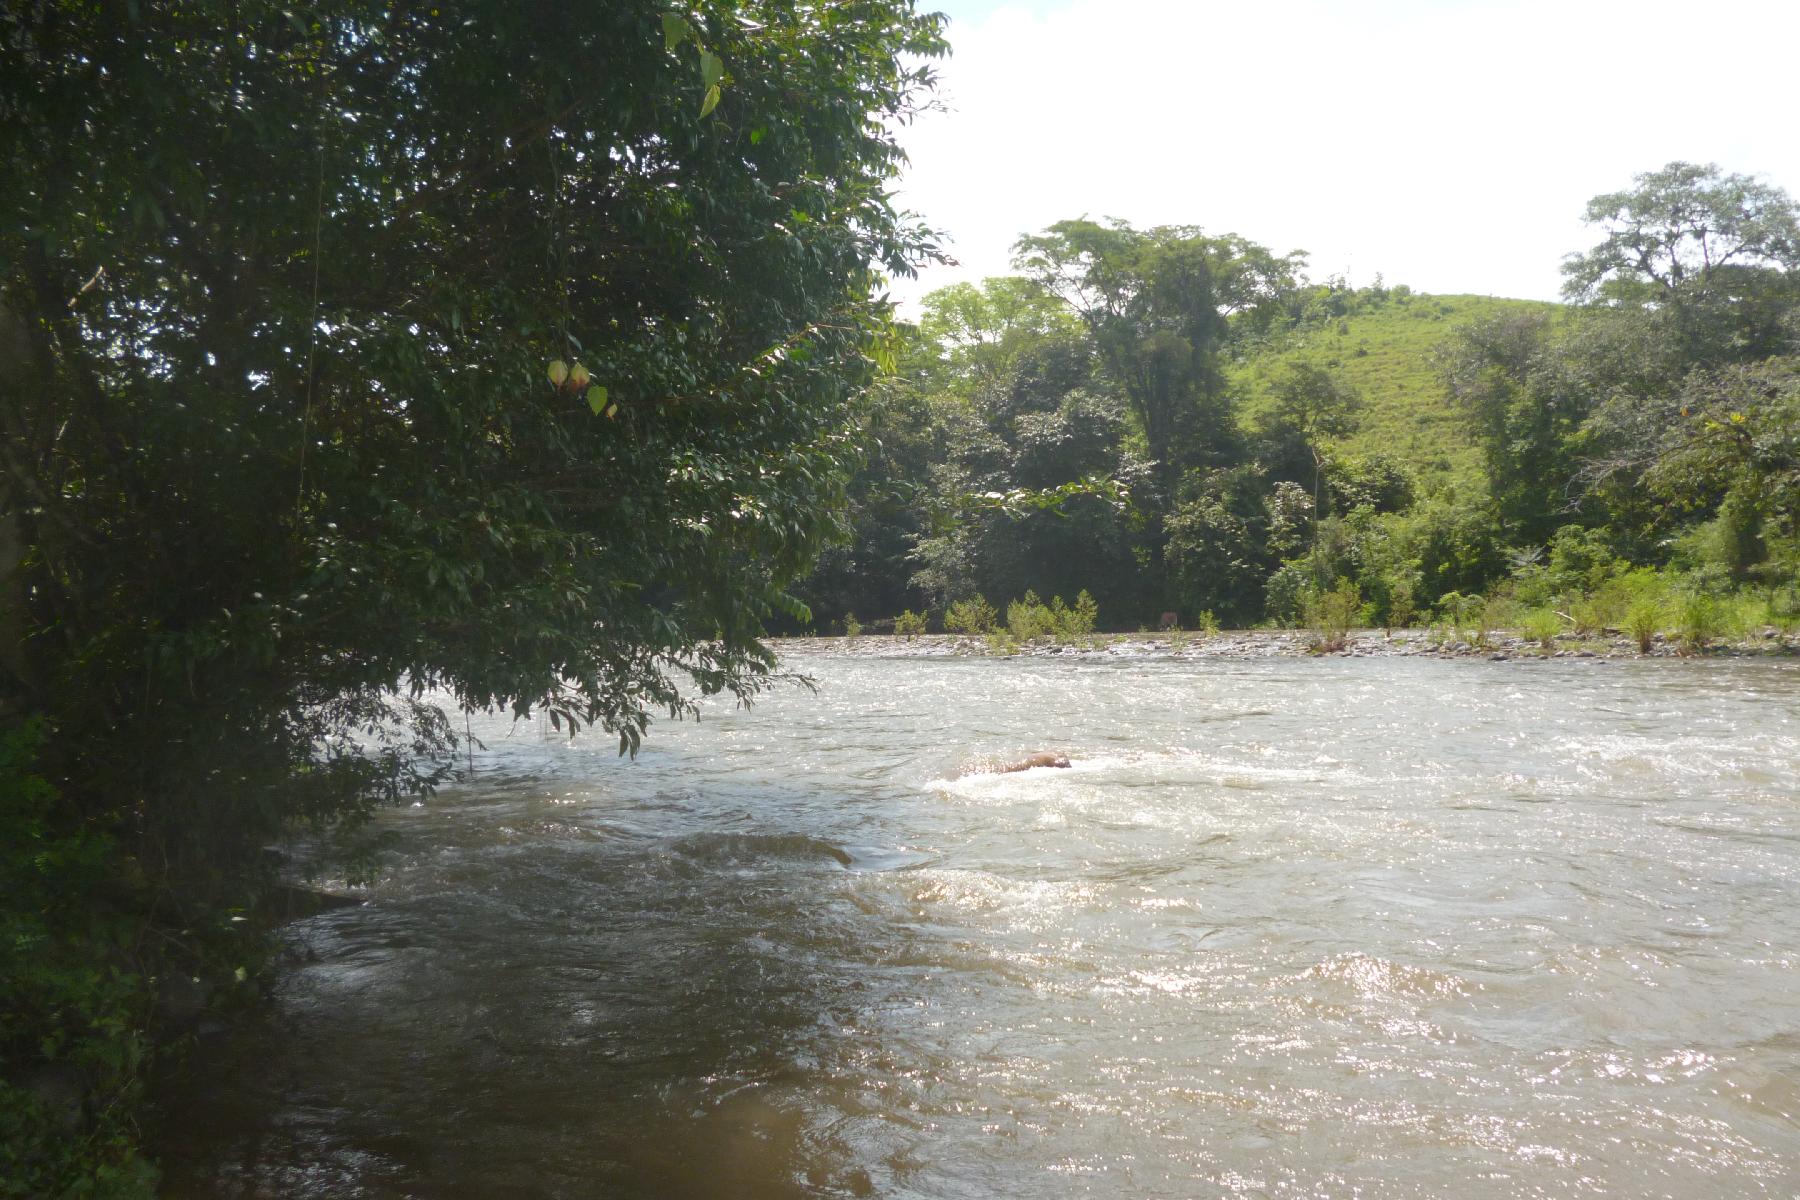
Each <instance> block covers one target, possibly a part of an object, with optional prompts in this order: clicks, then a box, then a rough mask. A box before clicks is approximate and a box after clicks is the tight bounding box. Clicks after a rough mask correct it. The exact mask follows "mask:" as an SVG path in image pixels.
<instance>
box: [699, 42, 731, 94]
mask: <svg viewBox="0 0 1800 1200" xmlns="http://www.w3.org/2000/svg"><path fill="white" fill-rule="evenodd" d="M724 77H725V64H724V63H723V62H722V61H720V59H719V56H718V55H716V54H714V53H713V52H712V51H711V50H702V51H701V52H700V81H701V82H702V83H704V84H706V86H707V87H709V88H716V87H718V86H719V80H721V79H723V78H724Z"/></svg>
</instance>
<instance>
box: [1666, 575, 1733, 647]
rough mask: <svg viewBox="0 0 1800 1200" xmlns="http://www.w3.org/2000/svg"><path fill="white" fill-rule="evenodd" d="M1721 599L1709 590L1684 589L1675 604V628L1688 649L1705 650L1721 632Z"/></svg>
mask: <svg viewBox="0 0 1800 1200" xmlns="http://www.w3.org/2000/svg"><path fill="white" fill-rule="evenodd" d="M1720 618H1721V613H1720V611H1719V601H1718V600H1717V599H1716V598H1715V597H1714V596H1712V595H1711V594H1710V593H1708V592H1703V591H1699V590H1697V589H1696V590H1690V591H1684V592H1682V593H1681V596H1680V598H1679V599H1678V600H1677V601H1676V604H1675V629H1676V632H1677V633H1679V634H1680V635H1681V644H1682V645H1683V646H1684V647H1686V648H1687V649H1688V650H1704V649H1706V647H1707V644H1708V643H1709V642H1711V641H1712V639H1714V638H1716V637H1718V636H1719V633H1720V632H1721V625H1722V622H1721V619H1720Z"/></svg>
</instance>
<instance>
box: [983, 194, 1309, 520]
mask: <svg viewBox="0 0 1800 1200" xmlns="http://www.w3.org/2000/svg"><path fill="white" fill-rule="evenodd" d="M1304 261H1305V255H1304V254H1300V253H1298V252H1296V253H1292V254H1287V255H1276V254H1274V253H1272V252H1271V251H1269V250H1267V249H1265V248H1264V247H1262V246H1259V245H1257V244H1255V243H1254V242H1251V241H1248V240H1246V239H1244V238H1241V237H1238V236H1237V235H1235V234H1226V235H1223V236H1208V235H1206V234H1204V233H1202V232H1201V230H1200V229H1199V228H1197V227H1194V226H1188V225H1179V226H1158V227H1156V228H1154V229H1149V230H1138V229H1134V228H1132V226H1130V225H1129V224H1127V223H1126V222H1124V221H1118V220H1113V221H1108V222H1106V223H1104V224H1102V223H1099V222H1095V221H1090V220H1085V219H1083V220H1078V221H1061V222H1058V223H1057V224H1055V225H1052V226H1051V227H1050V228H1049V229H1047V230H1045V231H1044V232H1043V233H1041V234H1034V235H1031V236H1028V237H1024V238H1021V239H1020V240H1019V242H1018V243H1017V245H1016V246H1015V247H1014V265H1015V266H1017V267H1018V268H1019V269H1020V270H1022V271H1024V272H1025V274H1026V275H1027V277H1029V278H1031V279H1032V280H1034V281H1036V282H1037V283H1038V284H1039V285H1040V286H1041V287H1043V288H1044V289H1045V290H1046V291H1049V292H1051V293H1053V294H1055V295H1058V296H1060V297H1062V298H1063V299H1064V300H1065V301H1067V302H1068V304H1069V305H1070V307H1072V308H1073V309H1074V310H1075V312H1076V313H1078V314H1079V315H1080V316H1081V318H1082V320H1083V322H1084V323H1085V324H1086V325H1087V328H1088V330H1089V333H1090V334H1091V336H1092V337H1093V340H1094V345H1095V347H1096V349H1097V350H1098V351H1099V353H1100V355H1101V357H1102V358H1103V360H1104V361H1105V363H1106V365H1107V368H1108V370H1109V373H1110V374H1111V375H1112V377H1113V378H1114V380H1115V381H1116V382H1117V384H1118V386H1119V387H1120V389H1121V390H1122V391H1123V392H1124V394H1125V397H1126V399H1127V400H1128V401H1129V403H1130V405H1131V409H1132V413H1133V415H1134V416H1135V417H1136V419H1137V421H1138V424H1139V426H1140V428H1141V430H1142V433H1143V436H1144V441H1145V445H1146V448H1147V449H1148V451H1149V454H1150V457H1151V458H1152V459H1153V460H1155V462H1156V464H1157V468H1158V471H1159V474H1160V478H1161V480H1162V482H1163V485H1164V490H1165V491H1166V492H1167V493H1168V494H1170V495H1173V493H1174V491H1175V486H1176V483H1177V481H1178V480H1179V478H1180V474H1181V472H1182V471H1184V470H1186V469H1187V468H1189V467H1193V466H1203V465H1208V464H1217V463H1220V462H1223V461H1227V460H1229V459H1230V457H1231V456H1232V455H1231V451H1232V449H1233V448H1232V445H1231V444H1232V442H1233V441H1234V439H1235V437H1236V425H1235V422H1234V420H1233V417H1232V413H1231V409H1230V405H1229V393H1228V391H1227V388H1226V383H1225V376H1224V372H1223V370H1222V364H1221V355H1222V353H1223V352H1224V350H1225V349H1226V347H1227V346H1228V345H1229V344H1230V342H1231V340H1232V338H1233V336H1234V335H1235V334H1236V333H1237V332H1238V331H1239V330H1240V329H1246V330H1249V329H1256V330H1260V329H1262V328H1265V327H1266V326H1267V325H1268V324H1269V323H1270V322H1272V321H1273V320H1275V319H1276V318H1277V317H1278V316H1279V315H1280V313H1281V312H1282V311H1283V306H1284V304H1285V302H1286V300H1287V299H1288V298H1289V297H1290V296H1291V294H1292V293H1293V291H1294V289H1295V287H1296V286H1297V279H1298V272H1299V270H1300V267H1301V265H1302V264H1303V263H1304Z"/></svg>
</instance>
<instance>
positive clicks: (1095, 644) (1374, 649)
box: [769, 626, 1800, 662]
mask: <svg viewBox="0 0 1800 1200" xmlns="http://www.w3.org/2000/svg"><path fill="white" fill-rule="evenodd" d="M1317 641H1318V638H1317V636H1316V635H1315V634H1313V633H1311V632H1310V631H1306V630H1291V629H1278V630H1263V629H1255V630H1229V631H1222V632H1219V633H1212V634H1206V633H1198V632H1191V633H1189V632H1177V633H1174V634H1168V633H1162V634H1154V633H1135V634H1129V633H1099V634H1091V635H1088V636H1086V637H1081V638H1073V639H1068V640H1064V641H1060V642H1058V641H1052V640H1051V639H1048V638H1038V639H1036V640H1034V641H1031V642H1020V643H1016V644H1009V645H1007V646H1004V647H999V648H997V647H995V646H993V645H991V644H990V643H989V642H988V640H987V639H986V638H985V637H969V636H965V635H962V634H941V633H940V634H917V635H915V636H913V637H901V636H898V635H894V634H866V633H865V634H859V635H857V636H856V637H853V638H851V637H795V638H773V639H771V640H770V643H769V644H770V645H771V646H772V647H773V648H774V649H775V651H776V653H777V654H779V655H781V656H782V657H784V658H785V657H789V656H811V655H829V656H839V657H859V658H945V657H994V658H1002V657H1024V658H1092V659H1118V658H1177V659H1218V658H1222V659H1244V658H1304V657H1314V656H1324V655H1337V656H1348V657H1417V656H1423V657H1430V658H1480V659H1488V660H1492V661H1497V662H1498V661H1509V660H1515V659H1516V660H1520V661H1525V662H1531V661H1536V660H1539V659H1549V658H1589V659H1596V660H1605V659H1612V658H1631V659H1638V658H1645V657H1649V658H1711V657H1739V656H1745V655H1756V656H1768V655H1794V654H1800V637H1796V636H1795V635H1793V634H1784V633H1783V632H1782V631H1781V630H1779V629H1776V628H1774V627H1772V626H1771V627H1768V628H1765V629H1763V630H1761V631H1760V632H1759V633H1758V634H1757V635H1755V636H1752V637H1748V638H1742V639H1738V640H1734V641H1718V642H1714V643H1713V644H1711V645H1709V646H1708V647H1706V648H1705V649H1703V650H1694V649H1690V648H1688V647H1686V646H1684V645H1683V644H1682V643H1681V642H1680V641H1679V640H1677V639H1674V638H1667V637H1665V636H1664V635H1661V634H1658V635H1657V638H1656V640H1655V642H1654V643H1653V644H1652V645H1651V648H1650V652H1649V654H1648V655H1646V654H1643V653H1641V652H1640V651H1639V650H1638V648H1637V643H1636V642H1635V641H1633V640H1632V639H1631V638H1628V637H1625V636H1622V635H1604V636H1594V637H1575V636H1572V635H1571V636H1566V637H1559V638H1556V639H1555V640H1554V641H1553V642H1552V643H1551V645H1552V649H1549V650H1546V649H1544V647H1543V646H1542V645H1540V644H1539V643H1538V642H1537V641H1535V640H1532V639H1529V638H1523V637H1519V636H1517V635H1515V634H1511V633H1504V632H1498V631H1496V632H1493V633H1490V634H1489V635H1488V636H1487V639H1486V641H1485V643H1484V644H1477V643H1471V642H1468V641H1462V640H1447V639H1446V640H1440V639H1434V638H1433V637H1432V636H1431V635H1430V634H1428V633H1426V632H1425V631H1424V630H1415V629H1408V630H1397V631H1395V632H1394V633H1393V634H1392V635H1391V636H1390V635H1386V634H1383V633H1382V632H1381V631H1380V630H1358V631H1357V632H1355V633H1352V634H1350V635H1349V637H1348V638H1347V639H1345V643H1344V646H1343V648H1342V649H1338V650H1330V651H1319V650H1315V649H1314V648H1313V647H1314V645H1315V643H1316V642H1317Z"/></svg>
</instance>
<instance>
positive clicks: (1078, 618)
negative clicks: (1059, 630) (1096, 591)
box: [1069, 588, 1100, 637]
mask: <svg viewBox="0 0 1800 1200" xmlns="http://www.w3.org/2000/svg"><path fill="white" fill-rule="evenodd" d="M1099 622H1100V605H1099V604H1098V603H1097V602H1095V600H1094V597H1093V596H1092V595H1090V594H1089V592H1088V590H1087V589H1086V588H1082V589H1081V591H1080V592H1079V593H1077V595H1076V596H1075V607H1074V608H1072V609H1070V610H1069V633H1070V634H1071V635H1073V636H1076V637H1085V636H1087V635H1088V634H1091V633H1093V632H1094V627H1095V626H1096V625H1098V624H1099Z"/></svg>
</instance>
